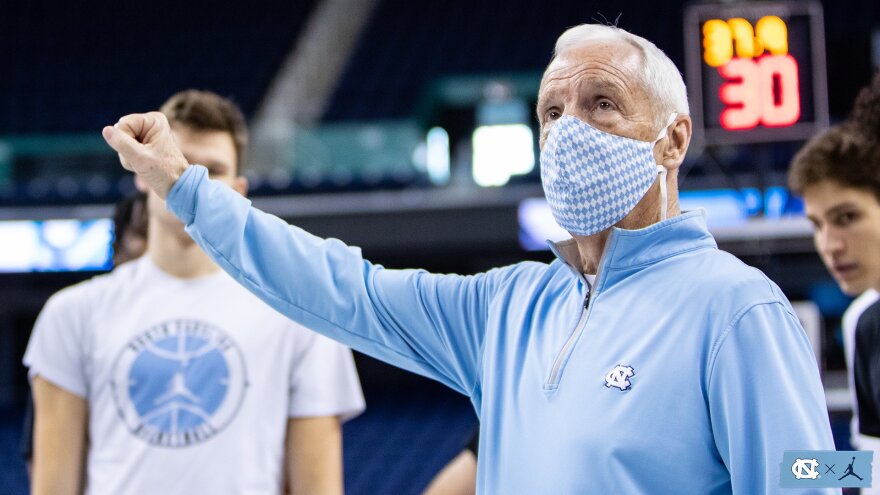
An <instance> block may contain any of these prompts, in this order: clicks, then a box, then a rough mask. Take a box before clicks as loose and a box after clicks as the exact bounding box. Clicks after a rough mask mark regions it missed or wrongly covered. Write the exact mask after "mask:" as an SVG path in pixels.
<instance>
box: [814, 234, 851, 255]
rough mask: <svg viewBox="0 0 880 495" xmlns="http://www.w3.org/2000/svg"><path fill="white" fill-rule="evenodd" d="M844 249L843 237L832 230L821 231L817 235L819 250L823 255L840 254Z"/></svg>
mask: <svg viewBox="0 0 880 495" xmlns="http://www.w3.org/2000/svg"><path fill="white" fill-rule="evenodd" d="M845 247H846V243H844V241H843V236H841V235H840V232H837V230H836V229H834V228H826V229H823V230H822V231H821V232H820V233H819V250H820V251H821V252H823V253H825V254H838V253H841V252H842V251H843V250H844V248H845Z"/></svg>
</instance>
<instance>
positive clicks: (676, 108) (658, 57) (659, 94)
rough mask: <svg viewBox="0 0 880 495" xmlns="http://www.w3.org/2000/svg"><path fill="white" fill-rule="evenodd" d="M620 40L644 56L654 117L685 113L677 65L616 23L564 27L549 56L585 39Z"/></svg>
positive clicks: (684, 89)
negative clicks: (655, 105) (656, 111)
mask: <svg viewBox="0 0 880 495" xmlns="http://www.w3.org/2000/svg"><path fill="white" fill-rule="evenodd" d="M596 40H621V41H626V42H628V43H630V44H631V45H634V46H635V47H636V48H638V49H640V50H641V52H642V55H643V56H644V64H643V67H644V74H643V76H644V83H645V88H646V89H647V90H648V91H649V92H650V93H653V95H654V96H655V97H656V101H657V102H658V103H659V105H660V108H659V110H660V112H661V114H660V115H658V116H657V118H658V120H660V121H665V120H666V119H667V118H668V117H669V115H670V114H672V113H673V112H675V113H679V114H684V115H689V114H690V108H689V107H688V99H687V88H686V87H685V85H684V80H683V79H682V77H681V73H680V72H679V71H678V68H677V67H676V66H675V64H674V63H672V60H669V57H667V56H666V54H665V53H663V50H661V49H659V48H657V47H656V46H655V45H654V43H651V42H650V41H648V40H646V39H645V38H642V37H641V36H637V35H635V34H632V33H630V32H628V31H625V30H623V29H620V28H618V27H616V26H605V25H602V24H581V25H580V26H575V27H573V28H569V29H567V30H566V31H565V32H564V33H562V36H560V37H559V39H557V40H556V48H555V49H554V51H553V57H554V58H556V57H557V56H558V55H559V54H560V53H562V52H563V51H565V50H567V49H570V48H573V47H576V46H578V45H580V44H582V43H584V42H585V41H596Z"/></svg>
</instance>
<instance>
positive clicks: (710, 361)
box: [103, 25, 834, 494]
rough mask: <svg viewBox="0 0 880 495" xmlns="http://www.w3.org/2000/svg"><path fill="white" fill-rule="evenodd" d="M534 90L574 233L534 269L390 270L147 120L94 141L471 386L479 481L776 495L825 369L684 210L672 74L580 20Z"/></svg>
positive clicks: (234, 253) (307, 313) (430, 370)
mask: <svg viewBox="0 0 880 495" xmlns="http://www.w3.org/2000/svg"><path fill="white" fill-rule="evenodd" d="M539 99H540V103H539V105H538V116H539V118H540V121H541V127H542V137H541V143H542V153H541V170H542V176H543V181H544V189H545V193H546V195H547V199H548V201H549V202H550V205H551V207H552V208H553V212H554V215H555V217H556V219H557V221H558V222H559V223H560V224H561V225H562V226H563V227H565V228H566V229H567V230H568V231H570V232H571V233H572V235H573V237H574V239H573V240H570V241H567V242H563V243H561V244H558V245H556V246H554V251H555V253H556V254H557V256H558V258H559V259H558V260H557V261H554V262H553V263H551V264H550V265H546V264H542V263H533V262H524V263H520V264H517V265H513V266H509V267H504V268H499V269H495V270H492V271H489V272H487V273H482V274H479V275H475V276H467V277H465V276H457V275H434V274H429V273H425V272H424V271H420V270H385V269H383V268H382V267H380V266H376V265H372V264H370V263H369V262H367V261H365V260H364V259H363V258H362V257H361V255H360V252H359V250H358V249H356V248H351V247H348V246H346V245H344V244H342V243H341V242H339V241H337V240H332V239H331V240H324V239H319V238H316V237H314V236H312V235H310V234H308V233H306V232H303V231H302V230H300V229H298V228H296V227H291V226H289V225H287V224H286V223H284V222H283V221H282V220H279V219H278V218H275V217H273V216H271V215H267V214H265V213H262V212H260V211H258V210H256V209H254V208H252V207H251V206H250V203H249V202H248V201H247V200H246V199H245V198H243V197H241V196H240V195H237V194H235V193H234V192H233V191H231V190H229V188H227V187H225V186H223V185H222V184H219V183H217V182H214V181H210V180H208V177H207V175H206V171H205V169H204V168H203V167H201V166H197V165H189V164H188V163H187V161H186V160H185V158H184V157H183V156H182V155H181V154H180V152H179V151H178V150H177V148H176V147H175V145H174V142H173V140H172V138H171V135H170V134H169V131H168V126H167V124H166V123H165V121H164V119H162V117H161V115H158V114H143V115H130V116H127V117H124V118H123V119H121V120H120V121H119V123H117V124H116V125H115V126H113V127H106V128H104V131H103V132H104V137H105V139H106V140H107V141H108V143H109V144H110V145H111V146H112V147H113V148H114V149H115V150H117V151H118V152H119V153H120V156H121V158H122V161H123V165H124V166H125V167H126V168H129V169H131V170H134V171H135V172H136V173H138V174H139V175H140V176H141V177H142V178H143V179H144V180H145V181H147V182H148V183H149V184H150V185H151V186H152V188H153V189H154V190H155V191H157V192H158V193H159V194H161V195H163V196H164V195H167V198H168V207H169V208H170V209H171V210H172V211H173V212H174V213H175V214H177V215H178V216H179V217H180V218H181V219H182V220H183V221H184V223H186V225H187V231H188V232H189V233H190V235H191V236H193V238H194V239H195V240H196V241H197V242H198V243H199V245H201V246H203V247H204V249H205V250H206V251H207V252H208V253H210V255H211V256H212V257H213V258H214V259H215V260H216V261H217V262H218V263H219V264H220V265H222V266H223V267H224V269H226V270H227V271H229V273H231V274H232V275H233V276H234V277H235V278H236V279H237V280H238V281H239V282H241V283H242V284H244V285H245V286H246V287H248V288H249V289H250V290H251V291H253V292H254V293H256V294H257V295H258V296H260V297H261V298H263V299H264V300H265V301H267V302H268V303H269V304H271V305H272V306H274V307H275V308H277V309H278V310H280V311H281V312H283V313H284V314H286V315H287V316H288V317H290V318H292V319H294V320H296V321H298V322H300V323H302V324H304V325H306V326H308V327H310V328H312V329H314V330H316V331H319V332H321V333H324V334H326V335H328V336H330V337H332V338H334V339H337V340H340V341H342V342H344V343H346V344H348V345H350V346H351V347H353V348H356V349H359V350H361V351H363V352H365V353H368V354H371V355H373V356H376V357H378V358H379V359H383V360H385V361H388V362H389V363H392V364H395V365H397V366H400V367H403V368H406V369H409V370H412V371H415V372H418V373H421V374H424V375H427V376H429V377H432V378H435V379H437V380H439V381H441V382H443V383H445V384H447V385H448V386H450V387H452V388H454V389H455V390H458V391H460V392H462V393H465V394H468V395H469V396H470V397H471V400H472V401H473V404H474V407H475V408H476V410H477V411H478V413H479V416H480V420H481V430H480V445H479V448H480V462H479V472H478V482H477V486H478V491H479V492H480V493H488V494H508V493H652V494H658V493H731V492H734V493H747V494H757V493H768V492H777V491H779V490H780V489H779V484H780V463H781V461H782V456H783V451H785V450H807V449H826V450H833V449H834V444H833V442H832V438H831V432H830V427H829V424H828V417H827V413H826V406H825V399H824V395H823V392H822V387H821V384H820V380H819V373H818V370H817V369H816V362H815V359H814V357H813V354H812V352H811V349H810V346H809V343H808V341H807V338H806V336H805V334H804V332H803V330H802V329H801V327H800V325H799V323H798V321H797V319H796V318H795V316H794V313H793V312H792V310H791V307H790V306H789V304H788V302H787V301H786V299H785V297H784V296H783V295H782V293H781V292H780V290H779V289H778V288H777V287H776V286H775V285H774V284H773V283H772V282H770V281H769V280H768V279H767V278H766V277H765V276H764V275H763V274H761V273H760V272H759V271H757V270H755V269H752V268H749V267H747V266H745V265H743V264H742V263H741V262H740V261H738V260H737V259H735V258H734V257H733V256H730V255H729V254H726V253H724V252H721V251H719V250H718V249H717V247H716V244H715V242H714V240H713V238H712V236H711V235H710V234H709V232H708V231H707V229H706V223H705V219H704V215H703V213H701V212H699V211H697V212H688V213H681V212H680V211H679V208H678V204H677V200H676V197H677V188H676V171H677V169H678V167H679V165H680V164H681V162H682V160H683V158H684V156H685V153H686V151H687V147H688V143H689V140H690V136H691V121H690V119H689V118H688V116H687V112H688V109H687V104H686V97H685V88H684V83H683V82H682V80H681V77H680V75H679V73H678V71H677V70H676V69H675V66H674V65H673V64H672V62H671V61H670V60H669V59H668V58H666V56H665V55H664V54H663V53H662V52H661V51H660V50H659V49H657V48H656V47H655V46H654V45H653V44H651V43H650V42H648V41H646V40H644V39H642V38H639V37H637V36H634V35H632V34H629V33H627V32H625V31H623V30H620V29H617V28H614V27H608V26H596V25H583V26H578V27H575V28H572V29H570V30H569V31H567V32H565V33H564V34H563V35H562V37H561V38H560V39H559V41H558V42H557V47H556V54H555V57H554V59H553V60H552V62H551V63H550V66H549V67H548V68H547V71H546V73H545V75H544V79H543V81H542V84H541V89H540V98H539ZM658 164H659V165H658ZM658 176H659V180H658ZM667 191H668V197H667ZM667 217H668V218H667Z"/></svg>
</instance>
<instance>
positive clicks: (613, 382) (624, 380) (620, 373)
mask: <svg viewBox="0 0 880 495" xmlns="http://www.w3.org/2000/svg"><path fill="white" fill-rule="evenodd" d="M635 374H636V372H635V370H633V368H632V366H621V365H617V366H616V367H615V368H614V369H613V370H611V371H609V372H608V374H607V375H605V386H606V387H608V388H611V387H617V388H619V389H620V390H628V389H629V388H630V387H631V386H632V383H631V382H630V381H629V377H631V376H633V375H635Z"/></svg>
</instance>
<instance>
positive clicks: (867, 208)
mask: <svg viewBox="0 0 880 495" xmlns="http://www.w3.org/2000/svg"><path fill="white" fill-rule="evenodd" d="M788 182H789V187H790V188H791V189H792V191H794V192H795V193H796V194H798V195H800V196H802V197H803V200H804V207H805V211H806V214H807V217H808V218H809V219H810V222H811V223H812V224H813V240H814V242H815V245H816V251H817V252H818V253H819V256H820V257H821V258H822V262H823V263H824V264H825V267H826V268H827V269H828V271H829V272H830V273H831V275H832V276H833V277H834V279H835V281H836V282H837V284H838V285H839V286H840V289H841V290H842V291H843V292H844V293H846V294H847V295H850V296H858V297H857V298H856V299H855V300H854V301H853V302H852V303H851V304H850V306H849V308H847V310H846V312H845V313H844V316H843V322H842V327H843V343H844V355H845V358H846V363H847V367H848V372H847V376H848V381H849V388H850V392H851V394H852V397H853V419H852V423H851V432H850V443H851V444H852V445H853V446H854V447H855V448H858V449H860V450H873V451H874V452H875V457H874V459H875V462H874V463H873V464H872V469H873V471H874V478H873V479H874V480H875V481H874V488H870V489H862V493H880V462H877V460H878V456H877V454H878V453H880V325H878V323H880V306H878V305H877V304H876V303H875V301H877V298H878V292H877V290H878V289H880V73H878V74H876V75H875V76H874V79H873V82H872V83H871V84H870V85H869V86H867V87H866V88H864V89H863V90H862V91H861V92H860V93H859V96H858V97H857V98H856V102H855V106H854V108H853V113H852V116H851V117H850V119H849V120H847V121H846V122H844V123H842V124H840V125H837V126H835V127H832V128H831V129H829V130H827V131H825V132H823V133H821V134H819V135H817V136H815V137H813V138H812V139H811V140H810V141H809V142H807V144H806V145H804V147H803V148H802V149H801V150H800V151H799V152H798V153H797V155H795V157H794V158H793V159H792V163H791V167H790V169H789V173H788Z"/></svg>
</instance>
